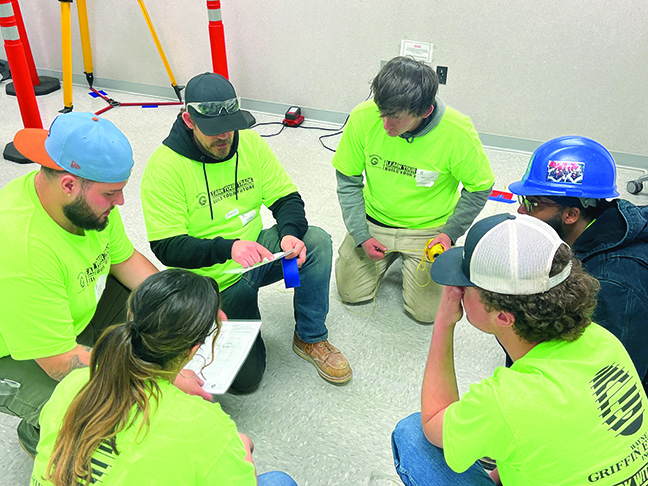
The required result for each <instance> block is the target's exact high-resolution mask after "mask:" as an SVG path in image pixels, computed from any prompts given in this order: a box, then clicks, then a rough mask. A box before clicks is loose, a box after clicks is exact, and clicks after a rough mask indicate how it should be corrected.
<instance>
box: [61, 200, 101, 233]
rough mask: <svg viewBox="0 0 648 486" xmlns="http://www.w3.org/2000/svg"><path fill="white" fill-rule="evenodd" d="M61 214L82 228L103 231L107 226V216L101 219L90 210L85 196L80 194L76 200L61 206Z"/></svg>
mask: <svg viewBox="0 0 648 486" xmlns="http://www.w3.org/2000/svg"><path fill="white" fill-rule="evenodd" d="M63 214H64V215H65V217H66V218H67V219H68V220H70V223H72V224H73V225H74V226H76V227H77V228H79V229H82V230H95V231H103V230H104V229H106V226H108V217H106V218H104V219H103V220H102V216H97V215H96V214H95V213H93V212H92V209H91V208H90V205H89V204H88V201H87V200H86V198H85V196H83V195H80V196H79V197H78V198H77V199H76V201H74V202H71V203H70V204H67V205H65V206H63Z"/></svg>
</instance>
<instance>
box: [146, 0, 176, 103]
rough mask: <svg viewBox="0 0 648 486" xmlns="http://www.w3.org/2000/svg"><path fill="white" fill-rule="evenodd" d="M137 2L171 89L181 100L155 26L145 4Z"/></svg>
mask: <svg viewBox="0 0 648 486" xmlns="http://www.w3.org/2000/svg"><path fill="white" fill-rule="evenodd" d="M137 3H139V6H140V9H141V10H142V14H143V15H144V20H146V24H147V25H148V28H149V30H150V31H151V36H152V37H153V41H154V42H155V46H156V47H157V50H158V52H159V53H160V57H161V58H162V63H163V64H164V68H165V69H166V72H167V74H168V75H169V79H170V80H171V86H173V89H174V90H175V92H176V95H177V96H178V99H179V100H180V101H182V98H181V97H180V90H179V89H178V84H177V83H176V80H175V78H174V77H173V72H172V71H171V66H169V61H167V58H166V55H165V54H164V50H162V44H161V43H160V39H158V36H157V34H156V33H155V27H153V22H151V17H149V14H148V11H147V10H146V5H144V1H143V0H137Z"/></svg>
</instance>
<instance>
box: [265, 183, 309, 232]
mask: <svg viewBox="0 0 648 486" xmlns="http://www.w3.org/2000/svg"><path fill="white" fill-rule="evenodd" d="M268 209H269V210H270V211H272V216H274V219H275V220H276V221H277V231H278V232H279V238H280V239H281V238H283V237H284V236H286V235H292V236H296V237H297V238H299V239H300V240H301V239H303V238H304V235H305V234H306V231H308V221H306V211H305V210H304V201H303V200H302V198H301V196H300V195H299V193H298V192H293V193H290V194H288V195H287V196H284V197H282V198H279V199H277V200H276V201H275V202H274V204H273V205H272V206H270V207H269V208H268Z"/></svg>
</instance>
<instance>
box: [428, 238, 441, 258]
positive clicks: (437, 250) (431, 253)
mask: <svg viewBox="0 0 648 486" xmlns="http://www.w3.org/2000/svg"><path fill="white" fill-rule="evenodd" d="M430 243H432V240H429V241H428V242H427V243H426V244H425V258H426V259H427V261H428V262H433V261H434V260H436V259H437V257H438V256H439V255H440V254H441V253H443V252H444V251H445V246H443V245H442V244H441V243H437V244H436V245H434V246H433V247H432V248H428V245H429V244H430Z"/></svg>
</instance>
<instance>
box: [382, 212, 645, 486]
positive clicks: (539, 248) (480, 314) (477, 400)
mask: <svg viewBox="0 0 648 486" xmlns="http://www.w3.org/2000/svg"><path fill="white" fill-rule="evenodd" d="M431 276H432V279H433V280H435V281H436V282H437V283H439V284H441V285H444V286H445V287H444V290H443V295H442V299H441V305H440V307H439V312H438V313H437V317H436V321H435V322H434V332H433V335H432V343H431V345H430V353H429V356H428V362H427V366H426V368H425V374H424V377H423V386H422V391H421V412H420V413H417V414H413V415H411V416H409V417H407V418H406V419H404V420H402V421H401V422H400V423H399V424H398V425H397V426H396V429H395V430H394V433H393V436H392V443H393V450H394V460H395V463H396V469H397V471H398V473H399V474H400V475H401V477H402V478H403V480H404V482H405V483H406V484H443V485H446V486H453V485H456V486H458V485H462V486H464V485H479V486H481V485H483V486H488V485H490V486H492V485H493V484H504V485H515V484H518V485H522V484H523V485H532V484H538V485H539V484H561V485H565V486H577V485H582V484H591V483H596V484H598V485H605V486H611V485H616V484H635V483H639V482H641V481H640V480H639V478H643V477H645V471H646V468H648V459H647V458H646V455H645V454H644V453H643V452H642V451H645V444H646V437H647V436H648V421H647V420H646V419H647V418H648V417H646V406H647V405H648V403H647V401H648V400H647V399H646V394H645V392H644V391H643V389H642V387H641V382H640V379H639V375H638V374H637V371H636V370H635V368H634V366H633V364H632V361H631V359H630V356H628V353H627V352H626V350H625V349H624V347H623V345H622V344H621V343H620V342H619V340H618V339H617V338H616V337H614V336H613V335H612V334H611V333H610V332H609V331H607V330H606V329H604V328H603V327H601V326H599V325H597V324H594V323H592V322H591V315H592V312H593V309H594V306H595V305H596V292H597V291H598V289H599V284H598V282H597V281H596V279H594V278H593V277H592V276H590V275H588V274H587V273H586V272H585V271H584V270H583V269H582V267H581V265H580V263H579V262H578V260H576V259H574V258H573V255H572V251H571V249H570V248H569V246H568V245H567V244H565V243H564V242H563V241H562V240H561V239H560V237H559V236H558V234H557V233H556V232H555V231H554V230H553V229H552V228H551V227H550V226H549V225H548V224H546V223H544V222H542V221H540V220H539V219H537V218H533V217H531V216H527V215H510V214H499V215H495V216H491V217H489V218H485V219H483V220H481V221H478V222H477V223H475V225H474V226H473V227H472V228H471V229H470V231H469V232H468V235H467V237H466V244H465V246H464V247H463V248H452V249H450V250H448V251H446V252H445V253H443V254H442V255H440V256H439V257H438V258H437V259H436V261H435V262H434V264H433V265H432V271H431ZM464 313H465V315H466V318H467V320H468V322H469V323H470V324H472V325H473V326H474V327H476V328H477V329H479V330H481V331H483V332H485V333H487V334H492V335H494V336H495V337H496V338H497V339H498V340H499V342H500V343H501V344H502V346H503V347H504V348H505V349H506V351H507V352H508V354H509V355H510V356H511V358H513V360H514V363H513V365H512V366H511V367H510V368H505V367H499V368H497V369H496V370H495V372H494V374H493V376H492V377H490V378H486V379H484V380H482V381H481V382H480V383H477V384H473V385H471V386H470V389H469V391H468V392H467V393H465V394H464V395H463V396H461V397H460V396H459V390H458V387H457V380H456V376H455V367H454V358H453V342H454V330H455V326H456V325H457V323H458V321H459V320H460V319H461V318H462V316H463V314H464ZM638 444H642V445H641V446H638ZM484 456H488V457H492V458H493V459H495V460H496V461H497V469H496V470H495V471H494V472H493V473H491V475H490V477H489V475H488V474H487V473H486V472H485V471H484V469H483V467H482V466H481V465H480V464H479V463H478V462H477V460H478V459H479V458H481V457H484Z"/></svg>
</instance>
